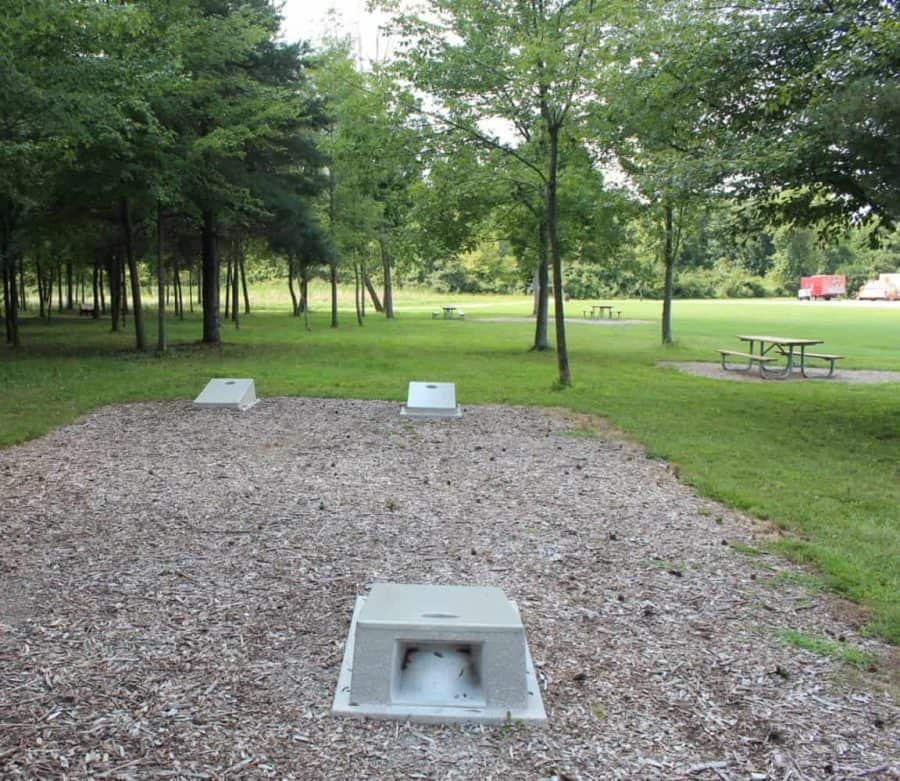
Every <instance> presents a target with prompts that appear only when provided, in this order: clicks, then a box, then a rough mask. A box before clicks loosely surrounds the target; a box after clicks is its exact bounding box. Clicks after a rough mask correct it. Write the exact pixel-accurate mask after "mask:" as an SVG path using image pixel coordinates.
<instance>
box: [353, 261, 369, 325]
mask: <svg viewBox="0 0 900 781" xmlns="http://www.w3.org/2000/svg"><path fill="white" fill-rule="evenodd" d="M359 276H360V275H359V264H358V263H357V262H356V260H354V261H353V305H354V306H355V307H356V323H357V325H362V324H363V316H362V307H361V306H360V303H359V301H360V298H365V295H366V291H365V290H363V287H362V285H361V284H360V279H359Z"/></svg>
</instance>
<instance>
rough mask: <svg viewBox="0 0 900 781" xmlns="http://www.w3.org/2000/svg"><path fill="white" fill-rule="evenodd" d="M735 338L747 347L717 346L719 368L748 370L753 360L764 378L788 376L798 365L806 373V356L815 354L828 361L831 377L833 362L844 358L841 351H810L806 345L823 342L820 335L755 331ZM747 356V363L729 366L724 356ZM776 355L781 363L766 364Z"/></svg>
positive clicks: (802, 372) (772, 360)
mask: <svg viewBox="0 0 900 781" xmlns="http://www.w3.org/2000/svg"><path fill="white" fill-rule="evenodd" d="M738 339H740V340H741V341H742V342H748V343H749V345H750V346H749V348H748V349H747V351H746V352H741V351H738V350H719V353H720V354H721V356H722V368H723V369H726V370H731V371H749V370H750V369H752V368H753V365H754V364H757V365H758V366H759V374H760V376H761V377H764V378H767V379H779V380H780V379H785V378H787V377H790V376H791V372H792V371H793V370H794V367H795V366H797V367H799V369H800V374H801V375H802V376H803V377H809V375H808V374H807V373H806V360H807V358H816V359H820V360H824V361H827V362H828V363H829V364H830V366H829V371H828V374H827V375H825V376H826V377H830V376H831V375H832V374H834V363H835V361H837V360H840V359H841V358H843V356H841V355H831V354H826V353H810V352H807V350H806V348H807V347H812V346H813V345H816V344H822V340H821V339H802V338H797V337H793V336H757V335H738ZM729 356H731V357H738V358H746V359H747V365H746V366H728V365H727V364H726V359H727V357H729ZM779 358H783V359H784V364H783V365H781V366H777V367H773V368H770V367H769V366H768V364H770V363H773V362H777V361H778V359H779Z"/></svg>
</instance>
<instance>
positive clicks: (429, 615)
mask: <svg viewBox="0 0 900 781" xmlns="http://www.w3.org/2000/svg"><path fill="white" fill-rule="evenodd" d="M422 618H459V616H458V615H456V614H455V613H422Z"/></svg>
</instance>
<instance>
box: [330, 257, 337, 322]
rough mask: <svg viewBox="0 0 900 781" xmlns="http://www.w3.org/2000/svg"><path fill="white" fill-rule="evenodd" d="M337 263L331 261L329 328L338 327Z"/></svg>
mask: <svg viewBox="0 0 900 781" xmlns="http://www.w3.org/2000/svg"><path fill="white" fill-rule="evenodd" d="M337 304H338V296H337V261H335V260H332V261H331V327H332V328H337V327H338V310H337Z"/></svg>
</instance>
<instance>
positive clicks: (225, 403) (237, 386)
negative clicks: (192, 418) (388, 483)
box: [194, 377, 258, 410]
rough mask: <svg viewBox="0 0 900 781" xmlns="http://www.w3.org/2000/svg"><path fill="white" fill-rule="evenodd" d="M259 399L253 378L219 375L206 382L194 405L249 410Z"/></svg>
mask: <svg viewBox="0 0 900 781" xmlns="http://www.w3.org/2000/svg"><path fill="white" fill-rule="evenodd" d="M257 401H258V399H257V398H256V385H255V383H254V382H253V380H249V379H240V380H238V379H231V378H227V377H222V378H219V377H217V378H214V379H212V380H210V381H209V382H208V383H206V387H205V388H204V389H203V390H202V391H201V392H200V395H199V396H197V398H196V399H194V406H195V407H201V408H212V409H215V408H225V409H239V410H247V409H250V407H252V406H253V405H254V404H256V402H257Z"/></svg>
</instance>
